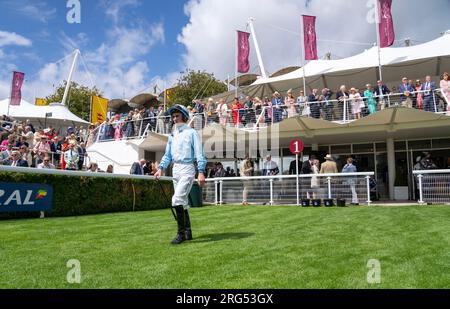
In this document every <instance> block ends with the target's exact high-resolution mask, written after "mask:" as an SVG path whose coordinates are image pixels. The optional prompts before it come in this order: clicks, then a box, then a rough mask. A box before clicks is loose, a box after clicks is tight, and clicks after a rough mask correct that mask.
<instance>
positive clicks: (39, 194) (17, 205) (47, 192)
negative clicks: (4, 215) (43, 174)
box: [0, 182, 53, 212]
mask: <svg viewBox="0 0 450 309" xmlns="http://www.w3.org/2000/svg"><path fill="white" fill-rule="evenodd" d="M52 207H53V187H51V186H49V185H44V184H32V183H4V182H0V212H33V211H49V210H51V209H52Z"/></svg>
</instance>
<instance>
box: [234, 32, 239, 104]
mask: <svg viewBox="0 0 450 309" xmlns="http://www.w3.org/2000/svg"><path fill="white" fill-rule="evenodd" d="M238 45H239V33H238V31H237V30H236V57H235V59H236V68H235V69H236V71H235V73H236V75H235V76H236V79H235V80H234V86H235V88H236V89H235V93H234V94H235V95H234V97H235V98H237V96H238V90H239V89H238V88H239V79H238V57H239V51H238V48H239V46H238Z"/></svg>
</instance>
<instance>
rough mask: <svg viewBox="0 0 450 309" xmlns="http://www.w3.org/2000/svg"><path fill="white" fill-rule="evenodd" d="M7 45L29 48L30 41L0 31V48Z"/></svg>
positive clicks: (17, 35) (15, 34) (12, 33)
mask: <svg viewBox="0 0 450 309" xmlns="http://www.w3.org/2000/svg"><path fill="white" fill-rule="evenodd" d="M7 45H17V46H31V45H32V42H31V40H29V39H27V38H25V37H23V36H21V35H19V34H17V33H14V32H7V31H1V30H0V47H3V46H7Z"/></svg>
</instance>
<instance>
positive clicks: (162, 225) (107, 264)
mask: <svg viewBox="0 0 450 309" xmlns="http://www.w3.org/2000/svg"><path fill="white" fill-rule="evenodd" d="M191 221H192V225H193V233H194V238H195V239H194V241H192V242H188V243H185V244H182V245H180V246H173V245H170V240H171V239H172V238H173V237H174V236H175V230H176V223H175V222H174V220H173V218H172V215H171V213H170V211H169V210H164V211H152V212H139V213H122V214H108V215H97V216H86V217H74V218H52V219H45V220H39V219H34V220H14V221H2V222H0V288H151V289H156V288H163V289H165V288H175V289H178V288H194V289H207V288H208V289H209V288H213V289H264V288H269V289H279V288H283V289H300V288H307V289H308V288H449V287H450V246H449V245H450V243H449V242H450V233H449V231H450V208H449V207H442V206H432V207H423V206H422V207H418V206H413V207H354V208H300V207H242V206H241V207H234V206H224V207H204V208H196V209H192V210H191ZM71 259H77V260H79V261H80V263H81V276H82V282H81V284H75V285H71V284H69V283H67V280H66V276H67V273H68V271H69V270H70V269H69V268H67V266H66V263H67V261H68V260H71ZM370 259H377V260H379V261H380V263H381V283H380V284H369V283H367V273H368V272H369V270H370V269H369V268H368V267H367V262H368V261H369V260H370Z"/></svg>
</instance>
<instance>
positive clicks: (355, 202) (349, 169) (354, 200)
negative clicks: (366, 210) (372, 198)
mask: <svg viewBox="0 0 450 309" xmlns="http://www.w3.org/2000/svg"><path fill="white" fill-rule="evenodd" d="M357 172H358V171H357V169H356V166H354V165H353V158H348V159H347V164H346V165H345V166H344V168H343V169H342V173H357ZM355 178H356V177H355V176H350V177H348V178H347V177H346V178H345V182H346V183H347V184H348V185H349V186H350V190H351V193H352V203H351V204H352V205H359V201H358V194H357V193H356V180H355Z"/></svg>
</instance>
